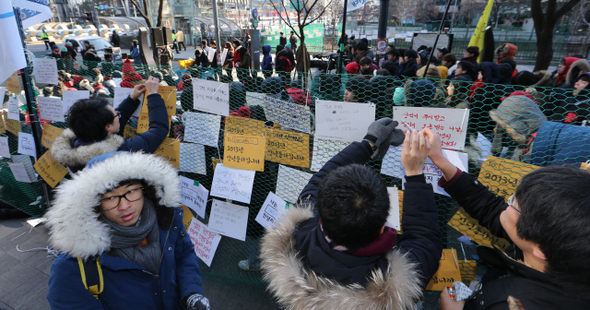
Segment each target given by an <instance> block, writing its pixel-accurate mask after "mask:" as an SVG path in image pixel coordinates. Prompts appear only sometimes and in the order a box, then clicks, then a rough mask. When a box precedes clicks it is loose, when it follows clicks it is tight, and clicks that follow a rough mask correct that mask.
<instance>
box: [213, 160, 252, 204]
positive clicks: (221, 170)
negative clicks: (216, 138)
mask: <svg viewBox="0 0 590 310" xmlns="http://www.w3.org/2000/svg"><path fill="white" fill-rule="evenodd" d="M255 175H256V171H252V170H244V169H236V168H230V167H225V166H223V164H217V167H216V168H215V173H214V174H213V183H212V184H211V196H215V197H220V198H226V199H231V200H237V201H240V202H243V203H250V199H251V198H252V186H253V185H254V176H255Z"/></svg>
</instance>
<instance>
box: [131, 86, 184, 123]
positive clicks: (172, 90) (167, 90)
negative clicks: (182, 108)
mask: <svg viewBox="0 0 590 310" xmlns="http://www.w3.org/2000/svg"><path fill="white" fill-rule="evenodd" d="M158 94H160V96H162V99H164V105H165V106H166V112H167V113H168V124H169V126H170V124H172V121H171V119H172V116H174V115H175V114H176V87H174V86H160V88H159V89H158ZM147 97H148V94H147V92H146V93H145V98H144V99H143V102H146V104H144V105H142V107H141V112H140V113H139V119H138V120H137V133H144V132H146V131H148V130H149V129H150V117H149V109H148V104H147V102H148V99H147Z"/></svg>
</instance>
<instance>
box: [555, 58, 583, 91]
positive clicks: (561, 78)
mask: <svg viewBox="0 0 590 310" xmlns="http://www.w3.org/2000/svg"><path fill="white" fill-rule="evenodd" d="M564 60H565V68H564V69H563V73H561V74H559V73H558V74H557V77H555V82H554V83H553V86H561V85H563V84H564V83H565V78H566V76H567V73H568V72H569V71H570V67H571V66H572V64H573V63H574V62H576V61H577V60H580V58H576V57H564V58H563V59H562V60H561V61H564Z"/></svg>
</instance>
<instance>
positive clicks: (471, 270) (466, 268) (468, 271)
mask: <svg viewBox="0 0 590 310" xmlns="http://www.w3.org/2000/svg"><path fill="white" fill-rule="evenodd" d="M459 269H461V279H462V281H463V283H465V285H467V286H469V284H471V282H473V281H477V262H476V261H474V260H460V261H459Z"/></svg>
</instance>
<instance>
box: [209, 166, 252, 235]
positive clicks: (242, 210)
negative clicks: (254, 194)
mask: <svg viewBox="0 0 590 310" xmlns="http://www.w3.org/2000/svg"><path fill="white" fill-rule="evenodd" d="M217 169H219V167H217ZM248 212H249V209H248V207H242V206H238V205H235V204H231V203H227V202H224V201H221V200H217V199H213V203H212V204H211V214H210V216H209V230H211V231H212V232H214V233H218V234H220V235H224V236H227V237H230V238H234V239H238V240H242V241H246V229H247V228H248Z"/></svg>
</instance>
